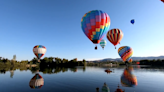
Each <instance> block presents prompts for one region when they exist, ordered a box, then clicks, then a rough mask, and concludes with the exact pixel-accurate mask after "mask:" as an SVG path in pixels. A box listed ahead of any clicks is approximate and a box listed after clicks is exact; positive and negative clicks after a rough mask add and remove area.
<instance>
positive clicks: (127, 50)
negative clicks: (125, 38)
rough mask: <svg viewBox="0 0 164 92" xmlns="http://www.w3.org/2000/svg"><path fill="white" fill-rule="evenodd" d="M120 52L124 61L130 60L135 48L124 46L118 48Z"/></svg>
mask: <svg viewBox="0 0 164 92" xmlns="http://www.w3.org/2000/svg"><path fill="white" fill-rule="evenodd" d="M118 54H119V55H120V57H121V58H122V60H123V61H124V62H125V61H129V60H130V59H131V56H132V54H133V50H132V48H131V47H129V46H122V47H120V48H119V49H118Z"/></svg>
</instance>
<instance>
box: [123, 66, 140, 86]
mask: <svg viewBox="0 0 164 92" xmlns="http://www.w3.org/2000/svg"><path fill="white" fill-rule="evenodd" d="M132 70H133V67H131V66H130V67H127V68H126V69H125V70H124V72H123V74H122V76H121V84H122V86H125V87H133V86H135V85H137V78H136V76H135V75H133V74H132Z"/></svg>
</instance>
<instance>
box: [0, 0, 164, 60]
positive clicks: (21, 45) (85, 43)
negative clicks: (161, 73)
mask: <svg viewBox="0 0 164 92" xmlns="http://www.w3.org/2000/svg"><path fill="white" fill-rule="evenodd" d="M116 6H119V7H116ZM152 6H154V7H152ZM0 8H1V10H0V12H1V13H2V14H1V15H0V20H1V21H0V30H1V36H0V39H1V45H0V48H1V53H0V56H2V57H4V58H8V59H12V58H13V55H16V56H17V57H16V60H18V61H21V60H32V59H33V58H34V57H35V55H34V53H33V51H32V49H33V47H34V46H35V45H43V46H45V47H46V49H47V52H46V53H45V55H44V56H43V57H42V58H41V59H43V58H44V57H59V58H66V59H68V60H71V59H74V58H77V59H78V60H83V59H85V60H87V61H88V60H98V59H105V58H120V56H119V55H118V48H119V47H121V46H130V47H132V49H133V52H134V53H133V55H132V57H157V56H164V53H163V52H164V49H162V48H163V47H164V42H163V43H162V42H161V39H163V34H164V31H163V30H164V26H163V24H164V18H163V16H164V12H163V9H164V5H163V3H162V2H161V1H160V0H159V1H158V0H157V1H156V0H143V1H136V0H135V1H132V0H127V1H119V0H115V1H100V0H94V1H93V0H89V1H87V2H86V1H76V0H69V1H64V3H63V2H62V1H59V0H55V1H53V0H49V1H44V0H39V1H37V0H35V1H33V0H28V1H27V0H24V1H20V0H14V1H10V2H8V1H0ZM91 10H102V11H104V12H106V13H107V14H108V15H109V17H110V20H111V24H110V29H109V30H111V29H113V28H119V29H121V30H122V32H123V34H124V36H123V39H122V40H121V42H120V43H121V44H118V45H117V46H116V47H117V49H115V48H114V46H113V44H111V43H110V42H109V41H108V40H107V38H106V36H105V37H104V38H103V39H104V40H106V42H107V45H106V46H105V48H104V50H103V49H102V48H101V47H100V45H99V44H98V45H97V46H98V50H94V47H95V44H93V43H92V42H91V41H90V40H89V39H88V38H87V37H86V36H85V34H84V33H83V30H82V28H81V19H82V17H83V16H84V14H85V13H87V12H89V11H91ZM131 19H135V23H134V24H131V23H130V20H131Z"/></svg>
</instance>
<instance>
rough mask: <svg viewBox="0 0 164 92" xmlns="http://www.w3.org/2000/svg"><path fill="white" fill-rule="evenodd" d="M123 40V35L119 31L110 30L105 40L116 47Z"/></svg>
mask: <svg viewBox="0 0 164 92" xmlns="http://www.w3.org/2000/svg"><path fill="white" fill-rule="evenodd" d="M122 38H123V33H122V31H121V30H120V29H111V30H109V31H108V33H107V39H108V40H109V41H110V42H111V43H112V44H113V45H114V46H116V45H117V44H119V43H120V41H121V40H122Z"/></svg>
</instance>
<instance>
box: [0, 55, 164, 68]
mask: <svg viewBox="0 0 164 92" xmlns="http://www.w3.org/2000/svg"><path fill="white" fill-rule="evenodd" d="M137 62H140V65H152V66H163V65H164V60H160V59H158V60H155V59H154V60H140V61H133V62H132V63H129V64H137ZM110 63H112V64H117V65H124V64H125V62H122V61H110V60H107V61H105V62H104V61H103V62H87V61H86V60H85V59H83V60H82V61H77V59H72V60H68V59H65V58H63V59H61V58H58V57H56V58H54V57H44V58H43V59H40V62H38V59H37V58H35V57H34V58H33V59H32V60H30V61H28V60H22V61H20V62H18V61H16V60H9V59H7V58H2V57H0V66H2V67H3V66H10V67H13V66H16V67H23V66H27V65H37V66H38V67H55V66H65V67H67V66H69V67H71V66H86V65H87V66H101V65H103V64H110Z"/></svg>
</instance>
